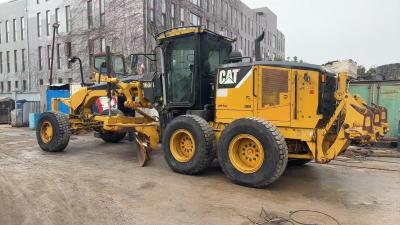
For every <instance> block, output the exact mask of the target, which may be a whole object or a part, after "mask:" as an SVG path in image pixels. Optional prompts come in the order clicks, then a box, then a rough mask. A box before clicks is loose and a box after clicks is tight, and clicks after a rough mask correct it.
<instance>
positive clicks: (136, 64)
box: [130, 54, 139, 72]
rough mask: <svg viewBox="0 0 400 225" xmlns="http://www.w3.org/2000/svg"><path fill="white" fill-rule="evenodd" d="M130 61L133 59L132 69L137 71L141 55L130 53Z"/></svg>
mask: <svg viewBox="0 0 400 225" xmlns="http://www.w3.org/2000/svg"><path fill="white" fill-rule="evenodd" d="M130 61H131V70H132V71H133V72H135V71H136V70H137V66H138V63H139V56H138V55H133V54H132V55H130Z"/></svg>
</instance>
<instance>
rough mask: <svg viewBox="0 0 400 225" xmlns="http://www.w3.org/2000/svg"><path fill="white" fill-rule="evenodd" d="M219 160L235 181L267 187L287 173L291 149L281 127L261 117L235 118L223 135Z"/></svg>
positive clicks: (256, 186)
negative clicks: (279, 128)
mask: <svg viewBox="0 0 400 225" xmlns="http://www.w3.org/2000/svg"><path fill="white" fill-rule="evenodd" d="M218 160H219V163H220V165H221V168H222V170H223V172H224V173H225V175H226V176H227V177H228V178H229V179H230V180H232V181H233V182H235V183H237V184H240V185H244V186H250V187H255V188H264V187H266V186H268V185H269V184H271V183H273V182H274V181H275V180H276V179H278V178H279V177H280V176H281V175H282V173H283V172H284V170H285V168H286V165H287V160H288V149H287V145H286V142H285V139H284V138H283V137H282V135H281V134H280V132H279V130H278V129H277V128H276V127H275V126H274V125H273V124H272V123H270V122H268V121H265V120H262V119H259V118H243V119H238V120H235V121H233V122H232V123H231V124H229V125H228V126H227V127H226V128H225V129H224V130H223V131H222V134H221V137H220V139H219V143H218Z"/></svg>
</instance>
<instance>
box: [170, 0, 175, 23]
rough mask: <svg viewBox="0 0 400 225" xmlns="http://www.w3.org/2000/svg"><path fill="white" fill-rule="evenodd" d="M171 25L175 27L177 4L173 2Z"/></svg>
mask: <svg viewBox="0 0 400 225" xmlns="http://www.w3.org/2000/svg"><path fill="white" fill-rule="evenodd" d="M171 27H175V4H174V3H172V4H171Z"/></svg>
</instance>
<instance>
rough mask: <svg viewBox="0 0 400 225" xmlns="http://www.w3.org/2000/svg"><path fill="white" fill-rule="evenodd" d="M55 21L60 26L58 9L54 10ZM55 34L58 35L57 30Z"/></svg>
mask: <svg viewBox="0 0 400 225" xmlns="http://www.w3.org/2000/svg"><path fill="white" fill-rule="evenodd" d="M55 21H56V23H57V24H58V25H60V9H59V8H56V10H55ZM56 34H58V28H57V29H56Z"/></svg>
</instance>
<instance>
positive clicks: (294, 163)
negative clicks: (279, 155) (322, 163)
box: [288, 159, 312, 166]
mask: <svg viewBox="0 0 400 225" xmlns="http://www.w3.org/2000/svg"><path fill="white" fill-rule="evenodd" d="M311 161H312V159H289V160H288V165H289V166H304V165H305V164H307V163H309V162H311Z"/></svg>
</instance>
